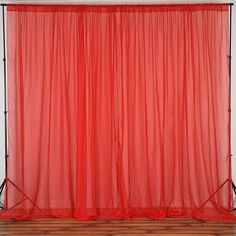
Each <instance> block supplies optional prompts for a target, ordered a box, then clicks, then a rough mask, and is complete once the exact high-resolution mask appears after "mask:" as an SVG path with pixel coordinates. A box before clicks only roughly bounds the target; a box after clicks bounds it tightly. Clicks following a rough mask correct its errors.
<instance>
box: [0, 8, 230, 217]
mask: <svg viewBox="0 0 236 236" xmlns="http://www.w3.org/2000/svg"><path fill="white" fill-rule="evenodd" d="M7 10H8V11H7V51H8V54H7V62H8V97H9V101H8V102H9V168H8V176H7V177H8V182H7V191H6V199H5V204H6V206H7V207H8V210H7V211H4V212H2V213H1V216H0V217H1V218H14V219H29V218H38V217H52V216H53V217H75V218H78V219H82V220H84V219H93V218H97V217H100V218H101V217H102V218H104V217H106V218H132V217H143V216H148V217H151V218H154V219H159V218H163V217H167V216H170V217H171V216H172V217H196V218H200V219H213V220H218V219H224V220H232V219H234V216H233V214H232V206H233V201H232V192H231V166H230V144H229V112H228V109H229V67H228V52H229V43H228V41H229V36H228V33H229V32H228V31H229V29H228V20H229V18H228V6H227V5H165V6H160V5H159V6H158V5H151V6H51V5H50V6H40V5H38V6H30V5H12V6H8V7H7ZM214 193H215V194H214ZM212 194H213V196H212V197H211V198H210V196H211V195H212Z"/></svg>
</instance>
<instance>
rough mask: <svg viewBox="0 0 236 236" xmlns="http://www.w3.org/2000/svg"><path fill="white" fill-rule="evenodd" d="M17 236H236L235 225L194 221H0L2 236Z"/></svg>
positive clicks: (234, 223)
mask: <svg viewBox="0 0 236 236" xmlns="http://www.w3.org/2000/svg"><path fill="white" fill-rule="evenodd" d="M2 235H5V236H14V235H25V236H31V235H36V236H39V235H43V236H45V235H48V236H55V235H58V236H60V235H67V236H69V235H71V236H74V235H84V236H88V235H89V236H93V235H95V236H96V235H97V236H101V235H102V236H124V235H126V236H135V235H139V236H141V235H143V236H154V235H157V236H170V235H173V236H176V235H184V236H187V235H191V236H197V235H200V236H201V235H206V236H220V235H222V236H230V235H236V222H229V223H224V222H216V221H199V220H195V219H177V218H174V219H172V218H167V219H163V220H151V219H147V218H143V219H133V220H108V219H104V220H100V219H99V220H94V221H78V220H74V219H55V218H53V219H37V220H28V221H14V220H0V236H2Z"/></svg>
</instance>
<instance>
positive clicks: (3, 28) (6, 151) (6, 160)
mask: <svg viewBox="0 0 236 236" xmlns="http://www.w3.org/2000/svg"><path fill="white" fill-rule="evenodd" d="M2 34H3V70H4V72H3V73H4V125H5V180H4V182H3V187H4V185H5V190H6V187H7V164H8V163H7V162H8V140H7V138H8V134H7V78H6V77H7V69H6V34H5V4H2ZM3 187H2V188H3ZM5 197H6V199H5V203H6V204H5V207H6V209H7V208H8V206H7V191H6V194H5Z"/></svg>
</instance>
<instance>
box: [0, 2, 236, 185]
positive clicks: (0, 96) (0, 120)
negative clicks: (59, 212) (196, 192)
mask: <svg viewBox="0 0 236 236" xmlns="http://www.w3.org/2000/svg"><path fill="white" fill-rule="evenodd" d="M1 2H2V3H3V2H4V3H31V4H33V3H36V4H37V3H47V4H50V3H60V4H148V3H149V4H158V3H160V4H162V3H175V4H176V3H220V2H227V0H225V1H210V0H209V1H199V0H195V1H192V0H190V1H182V0H170V1H165V0H159V1H151V0H146V1H144V0H143V1H142V0H113V1H112V0H110V1H109V0H87V1H86V0H73V1H63V0H60V1H56V0H37V1H34V0H25V1H20V0H18V1H12V0H9V1H1ZM230 2H234V3H235V5H234V6H233V12H232V13H233V14H232V15H233V18H232V23H233V26H232V90H231V94H232V126H231V133H232V154H233V157H232V169H233V179H234V181H235V182H236V15H235V13H236V2H235V1H230ZM2 45H3V43H2V10H1V13H0V182H2V180H3V178H4V155H5V152H4V113H3V112H4V93H3V92H4V89H3V88H4V81H3V61H2V60H1V58H2V55H3V46H2Z"/></svg>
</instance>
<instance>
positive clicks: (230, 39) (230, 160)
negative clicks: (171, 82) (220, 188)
mask: <svg viewBox="0 0 236 236" xmlns="http://www.w3.org/2000/svg"><path fill="white" fill-rule="evenodd" d="M232 6H233V4H229V151H230V153H229V155H230V156H229V168H230V173H229V175H230V180H231V184H230V185H232V187H233V190H234V183H233V180H232V153H231V71H232V69H231V68H232V55H231V53H232ZM230 188H231V186H230ZM230 192H231V189H230ZM232 194H233V191H232ZM230 200H231V195H230ZM229 203H230V201H229ZM233 207H234V206H233ZM233 210H235V209H234V208H233Z"/></svg>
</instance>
